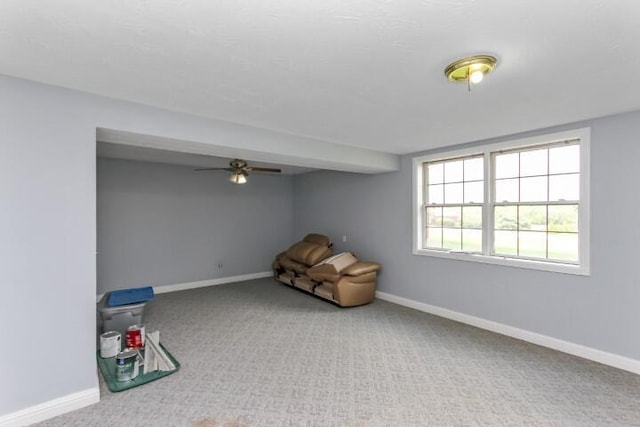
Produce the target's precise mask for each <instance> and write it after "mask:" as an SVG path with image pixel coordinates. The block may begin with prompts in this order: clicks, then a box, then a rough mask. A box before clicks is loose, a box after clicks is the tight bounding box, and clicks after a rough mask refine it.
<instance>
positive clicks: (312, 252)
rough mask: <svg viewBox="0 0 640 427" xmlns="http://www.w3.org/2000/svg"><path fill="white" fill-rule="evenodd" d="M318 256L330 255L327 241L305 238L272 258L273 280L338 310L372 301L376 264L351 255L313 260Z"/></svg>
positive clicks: (318, 236) (325, 239) (314, 237)
mask: <svg viewBox="0 0 640 427" xmlns="http://www.w3.org/2000/svg"><path fill="white" fill-rule="evenodd" d="M327 249H328V251H327ZM322 253H324V254H327V253H328V254H329V255H331V244H330V243H329V238H328V237H326V236H322V235H318V234H310V235H307V236H306V237H305V238H304V239H303V240H302V241H301V242H298V243H296V244H294V245H292V246H291V247H290V248H289V249H287V250H286V251H285V252H282V253H280V254H278V255H277V256H276V259H275V261H274V262H273V268H274V273H275V277H276V279H278V280H279V281H281V282H283V283H285V284H287V285H292V286H295V287H296V288H299V289H302V290H304V291H307V292H309V293H313V294H314V295H317V296H319V297H321V298H324V299H326V300H329V301H332V302H334V303H336V304H338V305H339V306H342V307H351V306H356V305H362V304H367V303H370V302H372V301H373V300H374V298H375V289H376V277H377V272H378V270H380V264H378V263H376V262H362V261H359V260H358V258H356V256H355V255H354V254H353V253H351V252H342V253H340V254H337V255H334V256H328V255H327V256H325V257H324V258H322V259H317V258H318V257H319V256H320V254H322Z"/></svg>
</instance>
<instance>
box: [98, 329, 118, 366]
mask: <svg viewBox="0 0 640 427" xmlns="http://www.w3.org/2000/svg"><path fill="white" fill-rule="evenodd" d="M121 347H122V337H121V336H120V332H117V331H109V332H105V333H104V334H102V335H100V357H102V358H103V359H106V358H109V357H116V355H117V354H118V353H120V350H121Z"/></svg>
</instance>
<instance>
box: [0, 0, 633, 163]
mask: <svg viewBox="0 0 640 427" xmlns="http://www.w3.org/2000/svg"><path fill="white" fill-rule="evenodd" d="M639 22H640V1H638V0H562V1H558V0H554V1H552V0H537V1H536V0H531V1H508V0H483V1H479V0H478V1H476V0H422V1H418V0H399V1H389V0H367V1H364V0H357V1H356V0H323V1H313V2H311V1H300V0H297V1H294V0H279V1H264V0H263V1H258V0H253V1H251V0H243V1H241V0H217V1H206V0H154V1H149V0H145V1H143V0H129V1H124V0H102V1H97V0H94V1H88V0H57V1H44V0H41V1H36V0H3V1H2V2H0V74H6V75H11V76H17V77H22V78H26V79H32V80H36V81H41V82H45V83H50V84H54V85H59V86H64V87H69V88H74V89H79V90H83V91H87V92H92V93H96V94H102V95H107V96H110V97H115V98H121V99H125V100H130V101H135V102H140V103H144V104H149V105H154V106H159V107H163V108H167V109H170V110H176V111H183V112H188V113H193V114H197V115H201V116H206V117H214V118H219V119H223V120H228V121H232V122H237V123H242V124H248V125H252V126H256V127H261V128H266V129H272V130H278V131H283V132H287V133H290V134H296V135H301V136H309V137H314V138H319V139H322V140H325V141H332V142H338V143H342V144H348V145H354V146H359V147H365V148H371V149H375V150H381V151H386V152H392V153H407V152H415V151H420V150H425V149H428V148H433V147H438V146H443V145H451V144H455V143H461V142H468V141H473V140H478V139H484V138H489V137H493V136H498V135H505V134H510V133H515V132H520V131H525V130H530V129H535V128H541V127H545V126H551V125H555V124H560V123H567V122H571V121H576V120H581V119H587V118H592V117H598V116H603V115H609V114H614V113H619V112H624V111H630V110H635V109H640V90H638V89H637V86H638V85H637V80H638V79H637V77H636V75H637V74H638V70H640V43H639V41H640V24H639ZM474 53H490V54H494V55H496V56H497V57H498V58H499V60H500V63H499V65H498V67H497V68H496V70H495V72H494V73H493V74H492V75H490V76H488V77H487V78H486V79H485V82H483V83H482V85H480V86H478V87H476V88H475V89H474V90H473V91H472V92H471V93H468V92H467V90H466V88H465V86H464V85H461V84H453V83H449V82H447V81H446V79H445V78H444V77H443V69H444V68H445V66H446V65H447V64H448V63H449V62H451V61H452V60H455V59H457V58H459V57H461V56H464V55H468V54H474Z"/></svg>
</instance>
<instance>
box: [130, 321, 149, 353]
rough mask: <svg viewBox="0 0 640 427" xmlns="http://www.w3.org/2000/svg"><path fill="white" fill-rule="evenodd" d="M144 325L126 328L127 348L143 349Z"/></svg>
mask: <svg viewBox="0 0 640 427" xmlns="http://www.w3.org/2000/svg"><path fill="white" fill-rule="evenodd" d="M144 335H145V328H144V325H131V326H129V327H128V328H127V348H143V347H144V341H145V336H144Z"/></svg>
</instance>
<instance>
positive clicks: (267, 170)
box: [246, 166, 282, 173]
mask: <svg viewBox="0 0 640 427" xmlns="http://www.w3.org/2000/svg"><path fill="white" fill-rule="evenodd" d="M246 169H247V170H249V171H251V172H272V173H281V172H282V170H280V169H275V168H259V167H253V166H252V167H248V168H246Z"/></svg>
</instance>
